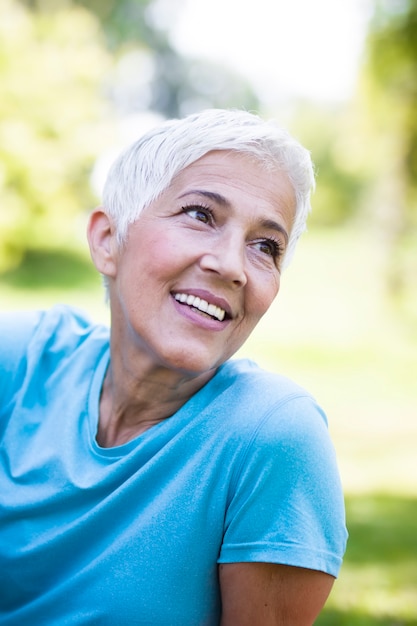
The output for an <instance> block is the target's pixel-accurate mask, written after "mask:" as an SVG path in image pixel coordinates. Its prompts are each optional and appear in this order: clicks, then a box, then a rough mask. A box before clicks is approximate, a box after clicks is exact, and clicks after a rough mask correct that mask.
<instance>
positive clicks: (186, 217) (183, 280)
mask: <svg viewBox="0 0 417 626" xmlns="http://www.w3.org/2000/svg"><path fill="white" fill-rule="evenodd" d="M294 212H295V198H294V192H293V189H292V186H291V184H290V183H289V181H288V180H287V177H286V175H285V174H283V173H280V172H277V171H274V172H268V171H265V170H264V169H263V168H262V167H261V166H260V165H259V164H257V163H256V162H254V161H253V160H251V159H250V158H248V157H247V156H245V155H241V154H237V153H233V152H223V151H216V152H210V153H208V154H207V155H205V156H204V157H202V158H201V159H199V160H198V161H196V162H195V163H193V164H192V165H190V166H188V167H187V168H185V169H184V170H183V171H182V172H181V173H180V174H179V175H178V176H177V177H176V178H175V179H174V180H173V182H172V184H171V185H170V187H169V188H168V189H167V190H166V191H165V192H164V193H163V194H162V195H161V196H160V197H159V198H158V199H157V200H156V201H155V202H153V203H152V204H151V205H150V206H149V207H148V208H146V209H145V210H144V211H143V213H142V214H141V215H140V217H139V218H138V220H137V221H136V222H135V223H134V224H133V225H132V226H131V227H130V230H129V235H128V240H127V243H126V245H125V247H123V249H121V250H120V251H118V252H117V254H116V258H115V264H114V270H113V272H112V275H111V276H110V278H111V280H110V299H111V305H112V324H113V326H114V329H115V331H116V333H117V337H118V339H119V340H120V339H121V340H122V341H124V342H125V343H124V346H123V344H122V345H121V346H120V347H121V348H122V349H123V347H124V348H127V349H128V350H129V351H130V350H134V351H136V353H138V354H141V355H142V356H145V355H146V356H147V357H148V358H149V359H150V360H151V362H152V363H155V365H157V366H161V365H162V366H163V367H167V368H169V369H173V370H177V371H179V372H182V373H187V374H190V375H198V374H202V373H204V372H208V371H210V370H211V369H213V368H216V367H218V366H219V365H220V364H221V363H223V362H224V361H226V360H227V359H228V358H229V357H231V356H232V355H233V354H234V353H235V352H236V351H237V350H238V349H239V348H240V347H241V346H242V344H243V343H244V341H245V340H246V339H247V337H248V336H249V335H250V333H251V332H252V330H253V329H254V327H255V326H256V324H257V323H258V322H259V320H260V319H261V317H262V316H263V315H264V313H265V312H266V311H267V309H268V308H269V306H270V305H271V303H272V301H273V300H274V298H275V296H276V295H277V293H278V290H279V286H280V265H281V258H282V255H283V252H284V251H285V248H286V245H287V241H288V236H289V233H290V230H291V226H292V223H293V219H294ZM129 354H130V352H129Z"/></svg>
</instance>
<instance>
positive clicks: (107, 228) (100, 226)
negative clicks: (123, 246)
mask: <svg viewBox="0 0 417 626" xmlns="http://www.w3.org/2000/svg"><path fill="white" fill-rule="evenodd" d="M115 238H116V235H115V228H114V225H113V222H112V220H111V219H110V218H109V216H108V215H107V213H106V212H105V211H104V210H103V209H102V208H101V207H99V208H98V209H95V210H94V211H93V212H92V214H91V215H90V219H89V221H88V226H87V239H88V244H89V246H90V254H91V258H92V260H93V263H94V265H95V266H96V268H97V270H98V271H99V272H100V273H101V274H104V275H105V276H109V277H111V276H114V275H115V273H116V254H115V251H116V242H115Z"/></svg>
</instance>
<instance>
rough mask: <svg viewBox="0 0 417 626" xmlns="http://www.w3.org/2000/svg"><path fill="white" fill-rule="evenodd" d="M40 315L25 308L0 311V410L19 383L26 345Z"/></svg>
mask: <svg viewBox="0 0 417 626" xmlns="http://www.w3.org/2000/svg"><path fill="white" fill-rule="evenodd" d="M42 316H43V313H41V312H29V311H19V312H1V313H0V398H1V406H0V413H1V412H2V409H3V410H4V409H5V407H6V406H7V405H8V403H9V402H10V400H11V399H12V398H13V396H14V394H15V393H16V391H17V390H18V389H19V387H20V385H21V384H22V381H23V379H24V376H25V372H26V366H27V350H28V345H29V343H30V340H31V338H32V336H33V334H34V332H35V330H36V328H37V326H38V325H39V322H40V320H41V319H42Z"/></svg>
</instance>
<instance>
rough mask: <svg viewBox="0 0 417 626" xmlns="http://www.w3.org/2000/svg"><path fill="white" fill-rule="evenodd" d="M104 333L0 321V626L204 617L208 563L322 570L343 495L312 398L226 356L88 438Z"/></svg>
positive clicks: (62, 316)
mask: <svg viewBox="0 0 417 626" xmlns="http://www.w3.org/2000/svg"><path fill="white" fill-rule="evenodd" d="M108 363H109V338H108V330H107V329H106V328H104V327H101V326H97V325H93V324H92V323H91V322H90V321H89V320H88V319H86V318H85V317H84V316H83V314H81V313H80V312H78V311H76V310H74V309H69V308H67V307H56V308H54V309H52V310H51V311H49V312H42V313H40V312H39V313H21V314H15V313H14V314H13V315H10V314H3V315H1V316H0V398H1V403H0V442H1V444H0V446H1V447H0V624H1V625H2V626H15V625H16V626H22V625H30V626H52V625H54V626H55V625H64V624H68V625H70V626H78V625H81V624H82V625H89V626H93V625H97V626H110V625H112V626H115V625H119V624H120V625H122V624H123V625H125V624H126V625H127V624H128V625H129V626H130V625H135V624H140V625H141V626H145V625H149V626H200V625H201V626H202V625H206V626H208V625H210V626H211V625H213V626H214V625H215V624H218V623H219V616H220V610H221V608H220V594H219V585H218V577H217V567H218V563H229V562H240V561H265V562H271V563H283V564H289V565H295V566H301V567H306V568H310V569H317V570H322V571H324V572H328V573H330V574H332V575H334V576H336V575H337V573H338V571H339V568H340V565H341V560H342V556H343V553H344V550H345V543H346V530H345V523H344V507H343V497H342V492H341V487H340V482H339V475H338V470H337V467H336V462H335V456H334V451H333V447H332V444H331V442H330V439H329V435H328V430H327V425H326V419H325V417H324V415H323V413H322V411H321V410H320V408H319V407H318V406H317V404H316V403H315V401H314V400H313V399H312V397H311V396H310V395H309V394H308V393H307V392H306V391H304V390H303V389H301V388H300V387H298V386H296V385H295V384H294V383H292V382H291V381H289V380H288V379H286V378H284V377H280V376H277V375H275V374H270V373H267V372H265V371H263V370H261V369H260V368H259V367H257V366H256V365H255V364H254V363H252V362H249V361H238V360H236V361H229V362H227V363H225V364H224V365H223V366H222V367H220V369H219V370H218V372H217V373H216V375H215V376H214V377H213V378H212V379H211V380H210V381H209V382H208V383H207V384H206V385H205V386H204V387H203V388H202V389H201V390H200V391H199V392H198V393H197V394H196V395H195V396H193V397H192V398H191V399H190V400H189V401H188V402H187V403H186V404H185V405H184V406H183V407H182V408H181V409H180V410H179V411H178V412H177V413H175V414H174V415H173V416H172V417H170V418H168V419H166V420H164V421H162V422H161V423H159V424H157V425H156V426H153V427H152V428H150V429H149V430H147V431H146V432H144V433H143V434H141V435H140V436H138V437H137V438H135V439H134V440H132V441H130V442H128V443H126V444H124V445H121V446H118V447H113V448H102V447H100V446H99V445H98V444H97V442H96V439H95V435H96V431H97V423H98V405H99V396H100V390H101V386H102V382H103V377H104V375H105V372H106V368H107V366H108Z"/></svg>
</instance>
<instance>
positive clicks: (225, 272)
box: [200, 236, 247, 287]
mask: <svg viewBox="0 0 417 626" xmlns="http://www.w3.org/2000/svg"><path fill="white" fill-rule="evenodd" d="M211 244H212V245H211V246H210V249H209V250H207V251H206V252H205V254H203V255H202V257H201V260H200V266H201V268H202V269H203V270H205V271H209V272H214V273H216V274H218V276H219V278H222V279H223V280H226V281H229V282H232V283H234V284H235V285H236V286H238V287H243V286H244V285H246V283H247V276H246V271H245V244H244V242H240V241H239V237H237V236H231V237H219V238H218V239H217V240H216V241H215V242H213V241H212V242H211Z"/></svg>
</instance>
